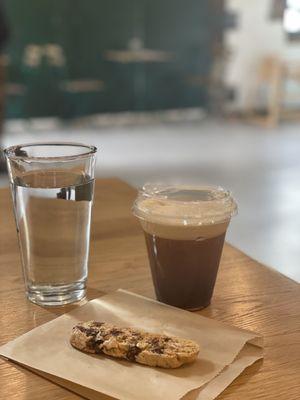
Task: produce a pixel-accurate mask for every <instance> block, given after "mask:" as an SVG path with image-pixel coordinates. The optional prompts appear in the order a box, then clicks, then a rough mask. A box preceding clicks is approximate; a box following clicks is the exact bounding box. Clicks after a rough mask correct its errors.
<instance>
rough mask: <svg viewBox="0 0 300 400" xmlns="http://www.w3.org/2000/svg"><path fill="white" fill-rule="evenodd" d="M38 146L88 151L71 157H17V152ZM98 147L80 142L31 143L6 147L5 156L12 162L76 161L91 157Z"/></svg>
mask: <svg viewBox="0 0 300 400" xmlns="http://www.w3.org/2000/svg"><path fill="white" fill-rule="evenodd" d="M38 146H41V147H42V146H53V147H54V146H57V147H60V146H66V147H77V148H78V147H82V148H85V149H87V151H83V152H82V153H79V154H71V155H65V156H48V157H47V156H43V157H37V156H28V155H25V156H24V155H16V154H15V152H16V150H22V149H23V148H26V147H38ZM97 150H98V149H97V147H96V146H93V145H88V144H84V143H78V142H31V143H22V144H17V145H13V146H9V147H6V148H5V149H4V150H3V152H4V154H5V156H6V157H7V158H8V159H9V160H11V159H14V160H24V161H25V160H26V161H68V160H76V159H80V158H85V157H89V156H91V155H93V154H95V153H96V152H97Z"/></svg>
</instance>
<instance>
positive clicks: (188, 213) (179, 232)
mask: <svg viewBox="0 0 300 400" xmlns="http://www.w3.org/2000/svg"><path fill="white" fill-rule="evenodd" d="M204 207H205V206H204ZM207 207H209V209H206V210H204V211H206V218H202V219H201V218H200V216H199V205H198V204H197V203H188V204H187V203H184V204H183V203H180V205H179V204H178V203H176V202H174V201H165V200H163V201H162V200H159V199H144V200H142V201H141V202H140V203H139V210H147V212H146V211H145V212H144V213H143V217H140V222H141V225H142V228H143V229H144V231H145V232H147V233H149V234H151V235H156V236H159V237H161V238H165V239H174V240H201V239H208V238H211V237H215V236H219V235H221V234H223V233H224V232H225V231H226V229H227V227H228V224H229V221H230V217H228V216H227V218H225V220H224V215H223V218H221V217H220V215H221V214H220V207H217V206H213V205H212V204H209V205H207ZM202 211H203V204H202ZM207 215H209V216H210V217H209V218H207ZM213 215H217V216H218V218H216V219H215V220H213V219H212V218H213Z"/></svg>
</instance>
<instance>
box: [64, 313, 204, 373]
mask: <svg viewBox="0 0 300 400" xmlns="http://www.w3.org/2000/svg"><path fill="white" fill-rule="evenodd" d="M70 342H71V344H72V346H73V347H75V348H76V349H78V350H81V351H84V352H87V353H96V354H107V355H109V356H112V357H117V358H123V359H126V360H130V361H136V362H138V363H140V364H145V365H149V366H151V367H162V368H178V367H180V366H181V365H183V364H186V363H190V362H192V361H194V360H195V359H196V358H197V355H198V353H199V346H198V344H197V343H196V342H194V341H192V340H187V339H182V338H179V337H175V336H167V335H159V334H152V333H147V332H144V331H142V330H139V329H134V328H119V327H116V326H114V325H112V324H108V323H105V322H96V321H88V322H82V323H79V324H77V325H76V326H74V328H73V330H72V334H71V339H70Z"/></svg>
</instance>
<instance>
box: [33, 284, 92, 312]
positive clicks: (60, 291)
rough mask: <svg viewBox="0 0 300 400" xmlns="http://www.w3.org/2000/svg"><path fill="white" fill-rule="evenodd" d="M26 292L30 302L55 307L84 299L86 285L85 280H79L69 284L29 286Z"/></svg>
mask: <svg viewBox="0 0 300 400" xmlns="http://www.w3.org/2000/svg"><path fill="white" fill-rule="evenodd" d="M26 294H27V298H28V300H30V301H31V302H32V303H35V304H38V305H40V306H53V307H57V306H63V305H65V304H70V303H75V302H76V301H80V300H82V299H84V298H85V295H86V285H85V282H80V283H73V284H71V285H55V286H49V285H47V286H43V285H39V286H31V287H29V288H28V289H27V292H26Z"/></svg>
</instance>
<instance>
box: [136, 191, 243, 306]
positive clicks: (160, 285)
mask: <svg viewBox="0 0 300 400" xmlns="http://www.w3.org/2000/svg"><path fill="white" fill-rule="evenodd" d="M133 213H134V215H135V216H136V217H137V218H138V219H139V220H140V223H141V225H142V228H143V230H144V234H145V239H146V245H147V250H148V255H149V262H150V267H151V273H152V278H153V284H154V288H155V292H156V296H157V299H158V300H159V301H162V302H164V303H167V304H170V305H173V306H176V307H181V308H184V309H188V310H199V309H202V308H204V307H206V306H208V305H209V304H210V301H211V297H212V294H213V290H214V286H215V281H216V277H217V272H218V268H219V263H220V258H221V254H222V249H223V244H224V239H225V235H226V231H227V228H228V225H229V222H230V219H231V217H232V216H233V215H235V214H236V213H237V204H236V202H235V200H234V199H233V197H232V196H231V194H230V192H228V191H226V190H224V189H223V188H221V187H214V186H184V185H177V186H168V185H153V184H146V185H145V186H144V187H143V188H142V189H141V190H140V191H139V194H138V197H137V199H136V201H135V202H134V205H133Z"/></svg>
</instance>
